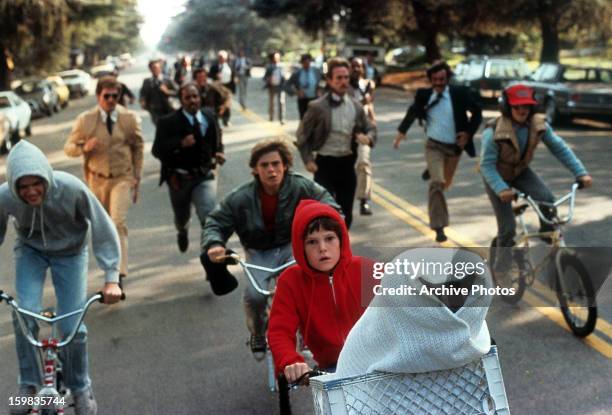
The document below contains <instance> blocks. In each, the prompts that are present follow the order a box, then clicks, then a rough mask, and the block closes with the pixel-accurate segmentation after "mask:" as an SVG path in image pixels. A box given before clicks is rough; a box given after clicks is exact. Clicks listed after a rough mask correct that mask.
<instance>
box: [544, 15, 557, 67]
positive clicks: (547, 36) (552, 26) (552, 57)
mask: <svg viewBox="0 0 612 415" xmlns="http://www.w3.org/2000/svg"><path fill="white" fill-rule="evenodd" d="M539 19H540V28H541V30H542V50H541V51H540V63H544V62H549V63H558V62H559V31H558V29H557V21H555V19H552V18H550V17H548V16H545V15H540V16H539Z"/></svg>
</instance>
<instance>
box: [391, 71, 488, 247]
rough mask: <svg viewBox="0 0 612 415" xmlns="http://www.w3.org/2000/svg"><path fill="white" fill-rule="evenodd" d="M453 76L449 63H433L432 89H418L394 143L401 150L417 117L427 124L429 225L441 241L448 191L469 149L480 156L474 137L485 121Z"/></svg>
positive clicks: (426, 154) (447, 220) (443, 236)
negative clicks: (462, 157) (445, 195)
mask: <svg viewBox="0 0 612 415" xmlns="http://www.w3.org/2000/svg"><path fill="white" fill-rule="evenodd" d="M452 74H453V72H452V71H451V69H450V67H449V66H448V64H447V63H446V62H444V61H437V62H434V63H433V64H432V66H431V67H430V68H429V69H428V70H427V76H428V78H429V81H430V82H431V88H420V89H418V90H417V92H416V94H415V97H414V103H413V104H412V105H411V106H410V108H408V111H407V113H406V116H405V117H404V119H403V120H402V122H401V124H400V125H399V127H398V133H397V136H396V137H395V140H394V142H393V146H394V147H395V148H396V149H397V148H399V144H400V142H401V141H402V140H405V139H406V132H407V131H408V129H409V128H410V125H411V124H412V122H413V121H414V120H415V119H417V118H418V119H419V122H422V121H423V120H424V121H426V128H425V132H426V133H427V137H428V139H427V143H426V146H425V160H426V162H427V171H428V172H429V175H430V176H431V181H430V183H429V196H428V210H429V226H430V228H431V229H433V230H434V231H436V241H437V242H444V241H446V240H447V237H446V235H445V233H444V228H445V227H446V226H448V224H449V219H448V208H447V206H446V199H445V198H444V191H445V190H447V189H448V188H449V187H450V185H451V182H452V180H453V176H454V174H455V169H456V168H457V164H458V163H459V158H460V156H461V153H462V152H463V151H464V150H465V152H466V153H468V155H469V156H470V157H474V156H475V155H476V151H475V149H474V143H473V141H472V137H473V136H474V133H476V130H478V127H479V126H480V122H481V120H482V110H481V108H480V106H479V105H478V103H477V102H476V101H475V100H474V98H473V97H472V95H471V92H470V91H469V89H467V88H466V87H463V86H449V85H448V83H449V81H450V78H451V76H452ZM468 113H469V114H470V116H469V118H468V116H467V114H468Z"/></svg>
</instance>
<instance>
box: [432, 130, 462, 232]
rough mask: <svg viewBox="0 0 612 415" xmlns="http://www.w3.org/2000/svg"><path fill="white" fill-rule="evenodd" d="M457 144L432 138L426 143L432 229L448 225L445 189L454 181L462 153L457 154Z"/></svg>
mask: <svg viewBox="0 0 612 415" xmlns="http://www.w3.org/2000/svg"><path fill="white" fill-rule="evenodd" d="M456 148H457V147H456V146H455V145H453V144H444V143H440V142H438V141H434V140H432V139H428V140H427V142H426V143H425V161H426V162H427V169H428V170H429V174H430V176H431V179H430V182H429V199H428V203H427V205H428V206H427V208H428V212H429V227H430V228H431V229H437V228H443V227H446V226H448V223H449V221H448V207H447V206H446V199H445V198H444V191H445V190H446V189H448V188H449V187H450V185H451V183H452V181H453V176H454V175H455V170H456V169H457V164H459V158H460V157H461V153H459V154H457V152H456Z"/></svg>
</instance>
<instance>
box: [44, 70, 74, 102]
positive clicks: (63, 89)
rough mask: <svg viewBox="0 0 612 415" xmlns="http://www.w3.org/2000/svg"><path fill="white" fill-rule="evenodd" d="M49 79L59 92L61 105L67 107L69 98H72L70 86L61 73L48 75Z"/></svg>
mask: <svg viewBox="0 0 612 415" xmlns="http://www.w3.org/2000/svg"><path fill="white" fill-rule="evenodd" d="M47 81H49V82H51V85H52V86H53V89H55V92H57V96H58V98H59V102H60V105H61V107H62V108H65V107H66V106H67V105H68V100H69V99H70V89H68V86H67V85H66V83H65V82H64V80H63V79H62V77H61V76H59V75H51V76H47Z"/></svg>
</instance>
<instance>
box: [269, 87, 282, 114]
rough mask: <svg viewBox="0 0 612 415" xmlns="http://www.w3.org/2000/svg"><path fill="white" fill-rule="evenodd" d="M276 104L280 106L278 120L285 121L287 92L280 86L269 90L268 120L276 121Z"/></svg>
mask: <svg viewBox="0 0 612 415" xmlns="http://www.w3.org/2000/svg"><path fill="white" fill-rule="evenodd" d="M274 104H278V120H279V121H280V122H283V120H284V119H285V91H283V90H282V88H281V87H280V86H271V87H269V88H268V118H269V119H270V121H274Z"/></svg>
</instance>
